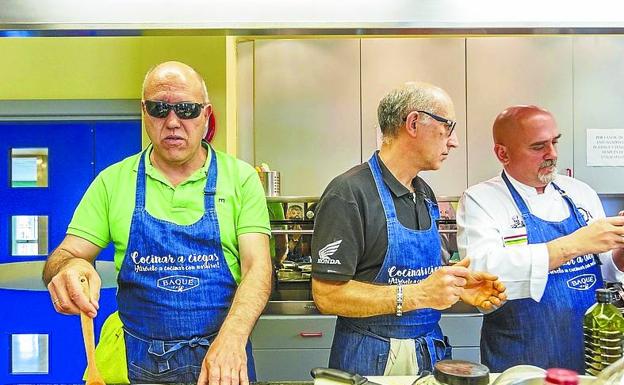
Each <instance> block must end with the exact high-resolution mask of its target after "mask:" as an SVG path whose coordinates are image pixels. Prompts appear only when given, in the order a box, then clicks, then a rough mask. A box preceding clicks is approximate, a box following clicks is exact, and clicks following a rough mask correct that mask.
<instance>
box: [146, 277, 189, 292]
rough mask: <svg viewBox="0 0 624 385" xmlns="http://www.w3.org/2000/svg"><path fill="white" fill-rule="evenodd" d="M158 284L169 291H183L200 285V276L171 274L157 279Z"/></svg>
mask: <svg viewBox="0 0 624 385" xmlns="http://www.w3.org/2000/svg"><path fill="white" fill-rule="evenodd" d="M156 286H158V287H159V288H161V289H165V290H169V291H175V292H182V291H187V290H191V289H193V288H195V287H197V286H199V278H195V277H189V276H187V275H170V276H169V277H164V278H161V279H159V280H158V281H156Z"/></svg>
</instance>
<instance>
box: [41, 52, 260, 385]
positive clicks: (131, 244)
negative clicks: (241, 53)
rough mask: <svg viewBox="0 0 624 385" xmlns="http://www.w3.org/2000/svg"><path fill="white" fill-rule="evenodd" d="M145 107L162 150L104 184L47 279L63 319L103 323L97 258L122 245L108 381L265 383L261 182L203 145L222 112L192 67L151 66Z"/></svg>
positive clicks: (105, 352)
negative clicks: (258, 362) (260, 343)
mask: <svg viewBox="0 0 624 385" xmlns="http://www.w3.org/2000/svg"><path fill="white" fill-rule="evenodd" d="M142 110H143V116H144V119H143V122H144V125H145V128H146V131H147V134H148V136H149V138H150V140H151V142H152V144H151V145H150V146H149V147H148V148H147V149H146V150H145V151H143V152H141V153H139V154H136V155H134V156H131V157H129V158H126V159H124V160H122V161H121V162H119V163H116V164H114V165H112V166H110V167H108V168H107V169H105V170H104V171H102V172H101V173H100V174H99V175H98V176H97V177H96V179H95V180H94V181H93V183H92V184H91V186H90V187H89V189H88V190H87V192H86V193H85V195H84V197H83V199H82V200H81V202H80V204H79V205H78V207H77V209H76V211H75V213H74V217H73V219H72V221H71V223H70V225H69V228H68V229H67V236H66V237H65V239H64V240H63V242H62V243H61V244H60V246H59V247H58V248H57V249H56V250H54V252H53V253H52V254H51V255H50V256H49V257H48V261H47V263H46V266H45V268H44V281H45V282H46V284H47V285H48V290H49V292H50V295H51V298H52V302H53V304H54V307H55V309H56V310H57V311H58V312H60V313H63V314H78V313H80V312H81V311H82V312H85V313H86V314H87V315H89V316H90V317H95V316H96V314H97V309H98V298H99V290H100V285H101V281H100V278H99V276H98V274H97V272H96V271H95V269H94V268H93V262H94V260H95V258H96V256H97V255H98V253H99V252H100V251H101V250H102V249H103V248H104V247H106V246H107V245H108V244H109V243H110V242H113V244H114V245H115V267H116V268H117V271H118V278H117V281H118V285H119V289H118V291H117V302H118V306H119V311H118V312H116V313H114V314H113V315H111V317H109V319H107V321H106V323H105V324H104V327H103V329H102V335H101V338H100V343H99V344H98V347H97V349H96V361H97V364H98V368H99V369H100V371H101V372H102V374H103V376H104V379H105V380H106V382H109V383H112V382H114V383H119V382H123V383H128V382H129V381H131V382H133V383H138V382H142V383H147V382H195V381H197V382H198V383H199V384H208V383H210V384H211V385H226V384H227V385H237V384H241V385H246V384H248V383H249V381H250V380H251V381H254V380H255V371H254V366H253V358H252V356H251V346H250V345H249V343H248V338H249V334H250V333H251V330H252V328H253V325H254V324H255V322H256V320H257V318H258V316H259V315H260V313H261V312H262V309H263V308H264V306H265V304H266V302H267V300H268V296H269V293H270V288H271V260H270V256H269V234H270V227H269V218H268V212H267V207H266V200H265V197H264V191H263V189H262V186H261V184H260V181H259V179H258V175H257V173H256V172H255V170H254V169H253V168H252V167H251V166H249V165H247V164H246V163H244V162H241V161H239V160H237V159H235V158H233V157H231V156H228V155H226V154H224V153H221V152H219V151H215V150H214V149H212V148H211V147H210V145H209V144H208V143H206V142H205V141H203V140H202V138H203V137H204V135H205V132H206V123H207V121H208V118H209V117H210V114H211V112H212V107H211V105H210V102H209V100H208V92H207V90H206V86H205V84H204V82H203V80H202V79H201V76H200V75H199V74H198V73H197V72H196V71H195V70H194V69H192V68H191V67H189V66H187V65H185V64H183V63H179V62H166V63H162V64H160V65H158V66H156V67H155V68H154V69H152V70H150V71H149V72H148V74H147V75H146V78H145V82H144V84H143V100H142ZM81 277H86V278H87V280H88V284H89V292H90V294H89V296H87V295H85V294H83V293H82V288H81V284H80V278H81ZM89 297H90V298H89Z"/></svg>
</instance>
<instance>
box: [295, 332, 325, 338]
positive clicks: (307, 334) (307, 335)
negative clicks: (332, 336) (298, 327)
mask: <svg viewBox="0 0 624 385" xmlns="http://www.w3.org/2000/svg"><path fill="white" fill-rule="evenodd" d="M299 336H301V337H303V338H311V337H323V332H300V333H299Z"/></svg>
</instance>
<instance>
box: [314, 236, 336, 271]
mask: <svg viewBox="0 0 624 385" xmlns="http://www.w3.org/2000/svg"><path fill="white" fill-rule="evenodd" d="M341 243H342V239H340V240H338V241H336V242H332V243H330V244H328V245H327V246H325V247H323V248H322V249H320V250H319V257H318V260H317V261H316V262H317V263H318V264H321V265H340V261H339V260H337V259H334V258H331V256H332V255H334V254H336V250H338V248H339V247H340V244H341Z"/></svg>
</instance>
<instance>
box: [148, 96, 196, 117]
mask: <svg viewBox="0 0 624 385" xmlns="http://www.w3.org/2000/svg"><path fill="white" fill-rule="evenodd" d="M143 104H144V105H145V111H147V113H148V114H149V116H152V117H154V118H159V119H162V118H166V117H167V115H169V111H171V110H172V109H173V111H174V112H175V114H176V115H177V116H178V118H180V119H195V118H196V117H198V116H199V114H201V112H202V109H203V108H204V106H205V104H202V103H191V102H181V103H173V104H172V103H167V102H160V101H157V100H144V101H143Z"/></svg>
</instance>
